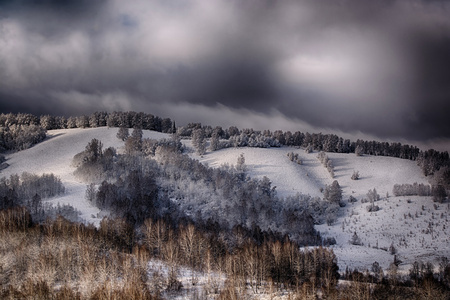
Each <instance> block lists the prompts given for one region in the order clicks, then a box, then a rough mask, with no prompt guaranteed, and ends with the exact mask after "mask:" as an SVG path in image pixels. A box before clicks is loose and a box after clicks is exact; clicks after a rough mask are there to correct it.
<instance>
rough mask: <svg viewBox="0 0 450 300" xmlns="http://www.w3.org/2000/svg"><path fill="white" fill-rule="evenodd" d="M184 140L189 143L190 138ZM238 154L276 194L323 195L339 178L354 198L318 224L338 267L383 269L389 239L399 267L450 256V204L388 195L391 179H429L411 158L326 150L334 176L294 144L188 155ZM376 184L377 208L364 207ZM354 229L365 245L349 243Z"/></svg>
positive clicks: (229, 159)
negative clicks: (332, 219) (330, 220)
mask: <svg viewBox="0 0 450 300" xmlns="http://www.w3.org/2000/svg"><path fill="white" fill-rule="evenodd" d="M186 145H187V146H189V143H186ZM289 152H294V153H298V155H299V158H300V159H301V160H302V162H303V164H302V165H298V164H296V163H294V162H291V161H290V160H289V159H288V157H287V153H289ZM240 154H244V157H245V163H246V165H247V172H248V174H249V175H250V176H252V177H258V178H262V177H263V176H267V177H268V178H269V179H270V180H271V181H272V185H273V186H276V187H277V188H276V190H277V191H278V192H277V195H278V196H279V197H286V196H289V195H294V194H296V193H297V192H299V193H303V194H309V195H311V196H319V197H323V195H322V193H321V192H320V188H323V187H325V185H329V184H331V183H332V182H333V180H337V181H338V182H339V184H340V186H341V188H342V190H343V199H344V201H345V202H347V199H348V198H349V197H350V195H352V196H353V197H355V198H357V199H358V202H357V203H353V204H350V203H348V204H347V206H346V207H344V208H341V210H340V217H339V218H338V220H337V222H336V223H335V224H333V225H332V226H328V225H326V224H323V225H319V226H316V229H317V230H319V231H320V232H321V234H322V236H323V237H334V238H336V241H337V244H336V245H335V246H333V249H334V251H335V253H336V255H337V257H338V264H339V267H340V270H341V271H344V270H345V268H346V267H347V266H348V267H349V268H358V269H361V270H364V269H366V268H368V269H369V270H370V267H371V265H372V264H373V263H374V262H375V261H377V262H378V263H379V264H380V266H381V267H382V268H383V269H387V268H388V267H389V265H390V264H391V263H392V262H393V261H394V256H393V255H392V254H391V253H390V252H389V247H390V246H391V244H392V245H393V246H394V247H395V248H396V250H397V258H398V259H400V260H401V261H403V263H402V264H401V265H400V268H399V270H400V271H401V270H405V271H406V270H408V269H409V268H410V264H411V263H413V262H414V261H415V260H417V261H424V262H427V261H432V262H434V263H435V265H437V261H438V260H439V258H440V257H442V256H445V257H447V258H450V238H449V234H448V227H449V225H450V223H449V210H450V208H449V205H448V204H439V205H437V206H435V203H433V201H432V199H431V197H393V196H392V188H393V186H394V184H403V183H409V184H413V183H415V182H417V183H423V184H428V180H427V178H426V177H425V176H423V175H422V171H421V169H420V168H419V167H418V166H417V164H416V162H414V161H410V160H404V159H398V158H392V157H381V156H368V155H364V156H359V157H358V156H356V155H355V154H341V153H327V155H328V157H329V158H330V159H331V160H332V162H333V165H334V173H335V177H334V179H333V178H331V176H330V174H329V173H328V171H327V170H326V168H325V167H324V166H322V165H321V163H320V162H319V160H318V159H317V154H318V153H317V152H314V153H305V151H304V150H302V149H297V148H292V147H281V148H270V149H259V148H229V149H222V150H219V151H215V152H207V153H206V154H205V155H203V156H202V157H200V156H198V155H196V154H191V156H192V157H195V158H197V159H199V160H200V161H201V162H203V163H206V164H208V165H209V166H211V167H219V166H220V165H222V164H230V165H236V162H237V158H238V156H239V155H240ZM354 171H358V172H359V174H360V179H359V180H352V179H351V176H352V174H353V172H354ZM374 188H375V189H376V190H377V192H378V194H379V195H380V196H381V201H379V202H377V203H376V205H378V206H379V207H380V210H379V211H378V212H372V213H370V212H367V210H366V207H367V205H369V204H368V203H362V202H361V199H362V198H365V197H366V194H367V192H368V191H369V190H370V189H374ZM387 194H389V195H387ZM387 196H389V197H388V198H386V197H387ZM354 232H356V233H357V235H358V236H359V237H360V238H361V241H362V242H363V243H364V245H362V246H356V245H352V244H350V243H349V240H350V239H351V238H352V235H353V234H354Z"/></svg>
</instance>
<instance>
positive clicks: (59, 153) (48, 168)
mask: <svg viewBox="0 0 450 300" xmlns="http://www.w3.org/2000/svg"><path fill="white" fill-rule="evenodd" d="M117 131H118V129H117V128H107V127H100V128H86V129H80V128H76V129H61V130H49V131H48V132H47V138H46V139H45V140H44V141H43V142H42V143H40V144H37V145H35V146H34V147H32V148H30V149H27V150H24V151H20V152H16V153H13V154H10V155H7V156H6V158H7V163H8V164H9V165H10V166H9V167H8V168H6V169H4V170H2V171H1V172H0V177H5V176H6V177H9V176H10V175H11V174H19V175H20V174H22V173H23V172H28V173H34V174H37V175H41V174H43V173H53V174H55V175H57V176H59V177H60V178H61V181H62V183H63V184H64V186H65V188H66V193H65V194H64V195H63V196H62V197H57V198H53V199H50V200H47V201H48V202H50V203H52V204H54V205H57V204H58V203H60V204H61V205H64V204H70V205H72V206H73V207H74V208H76V209H77V210H79V211H80V212H81V213H82V215H81V216H80V217H81V218H82V219H84V220H85V221H86V222H88V223H93V224H94V225H98V224H99V222H100V221H101V218H98V217H97V214H98V213H99V212H100V211H99V209H98V208H97V207H94V206H93V205H91V204H90V203H89V202H88V201H86V200H85V192H86V183H83V182H81V181H80V180H78V179H77V178H75V176H74V175H73V171H75V168H74V167H73V166H71V163H72V158H73V157H74V155H75V154H77V153H79V152H81V151H83V150H84V149H85V148H86V145H87V144H88V143H89V142H90V141H91V140H92V139H94V138H96V139H98V140H100V141H101V142H102V143H103V149H106V148H108V147H115V148H117V149H119V148H121V147H123V145H124V143H123V142H122V141H121V140H119V139H118V138H117V137H116V134H117ZM144 137H149V138H155V139H160V138H167V137H168V135H167V134H163V133H159V132H153V131H145V132H144Z"/></svg>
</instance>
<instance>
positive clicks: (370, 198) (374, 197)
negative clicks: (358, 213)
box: [361, 188, 381, 212]
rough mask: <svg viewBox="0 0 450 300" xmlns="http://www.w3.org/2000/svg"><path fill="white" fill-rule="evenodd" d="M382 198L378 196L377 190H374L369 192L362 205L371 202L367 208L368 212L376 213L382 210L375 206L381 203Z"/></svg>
mask: <svg viewBox="0 0 450 300" xmlns="http://www.w3.org/2000/svg"><path fill="white" fill-rule="evenodd" d="M380 200H381V197H380V195H379V194H378V192H377V190H376V189H375V188H374V189H373V190H369V191H368V192H367V194H366V198H364V199H362V200H361V202H362V203H367V202H369V203H370V204H369V205H368V206H366V209H367V211H368V212H376V211H379V210H380V207H379V206H378V205H375V202H377V201H380Z"/></svg>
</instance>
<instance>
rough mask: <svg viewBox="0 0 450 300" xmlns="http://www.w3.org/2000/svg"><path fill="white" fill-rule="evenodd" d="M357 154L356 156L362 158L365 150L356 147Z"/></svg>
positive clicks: (359, 146)
mask: <svg viewBox="0 0 450 300" xmlns="http://www.w3.org/2000/svg"><path fill="white" fill-rule="evenodd" d="M355 154H356V156H362V155H363V154H364V148H363V147H362V146H361V145H358V146H356V148H355Z"/></svg>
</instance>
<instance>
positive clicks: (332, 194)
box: [324, 180, 342, 204]
mask: <svg viewBox="0 0 450 300" xmlns="http://www.w3.org/2000/svg"><path fill="white" fill-rule="evenodd" d="M324 197H325V199H326V200H328V201H330V202H332V203H337V204H339V203H340V202H341V201H342V189H341V186H340V185H339V182H338V181H337V180H335V181H333V183H332V184H331V185H327V186H326V187H325V190H324Z"/></svg>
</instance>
